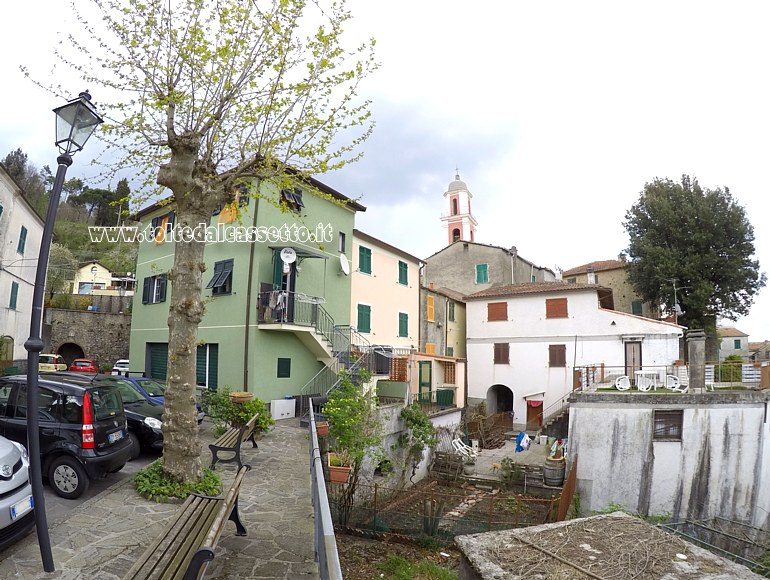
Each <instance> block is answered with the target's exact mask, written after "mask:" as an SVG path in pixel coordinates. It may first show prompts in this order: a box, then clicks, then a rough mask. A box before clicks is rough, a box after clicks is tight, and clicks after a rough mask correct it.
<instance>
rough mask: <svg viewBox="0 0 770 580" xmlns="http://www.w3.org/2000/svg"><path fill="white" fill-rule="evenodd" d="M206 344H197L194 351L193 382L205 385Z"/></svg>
mask: <svg viewBox="0 0 770 580" xmlns="http://www.w3.org/2000/svg"><path fill="white" fill-rule="evenodd" d="M207 350H208V345H207V344H203V345H200V344H199V345H198V348H197V350H196V352H195V384H197V385H204V386H205V385H206V351H207Z"/></svg>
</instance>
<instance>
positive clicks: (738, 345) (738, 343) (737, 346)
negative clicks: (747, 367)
mask: <svg viewBox="0 0 770 580" xmlns="http://www.w3.org/2000/svg"><path fill="white" fill-rule="evenodd" d="M733 348H734V349H735V350H741V339H740V338H736V339H735V340H734V341H733Z"/></svg>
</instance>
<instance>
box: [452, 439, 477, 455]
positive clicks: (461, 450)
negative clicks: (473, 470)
mask: <svg viewBox="0 0 770 580" xmlns="http://www.w3.org/2000/svg"><path fill="white" fill-rule="evenodd" d="M452 447H454V450H455V452H456V453H457V454H458V455H460V456H462V457H467V458H468V459H475V458H476V456H477V455H478V453H477V452H476V451H475V450H474V449H473V447H471V446H470V445H466V444H465V443H463V440H462V439H460V438H459V437H458V438H457V439H452Z"/></svg>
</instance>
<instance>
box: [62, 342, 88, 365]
mask: <svg viewBox="0 0 770 580" xmlns="http://www.w3.org/2000/svg"><path fill="white" fill-rule="evenodd" d="M56 354H60V355H62V356H63V357H64V360H65V361H67V365H68V366H69V365H70V364H72V361H73V360H75V359H76V358H84V357H85V356H86V353H85V352H84V351H83V348H82V347H81V346H80V345H78V344H75V343H74V342H65V343H64V344H63V345H61V346H60V347H59V348H58V349H57V350H56Z"/></svg>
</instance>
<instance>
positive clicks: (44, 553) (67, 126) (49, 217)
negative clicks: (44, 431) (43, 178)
mask: <svg viewBox="0 0 770 580" xmlns="http://www.w3.org/2000/svg"><path fill="white" fill-rule="evenodd" d="M53 112H54V113H55V114H56V146H57V147H58V148H59V151H60V152H61V155H59V157H58V158H57V159H56V161H57V163H58V164H59V167H58V169H57V170H56V180H55V181H54V184H53V191H52V192H51V197H50V199H49V200H48V211H47V212H46V216H45V224H44V226H43V238H42V240H41V241H40V253H39V254H38V258H37V270H36V272H35V291H34V294H33V295H32V320H31V323H30V331H29V339H28V340H27V342H25V343H24V348H25V349H27V352H28V353H29V354H28V357H27V409H28V410H29V412H28V413H27V443H28V445H27V447H28V450H29V467H30V479H31V481H32V500H33V502H34V505H35V526H36V528H37V538H38V543H39V544H40V555H41V557H42V559H43V569H44V570H45V571H46V572H53V571H54V562H53V554H52V553H51V541H50V538H49V537H48V522H47V519H46V515H45V497H44V496H43V474H42V468H41V465H40V433H39V431H38V416H37V413H38V405H37V394H38V379H39V374H38V363H39V362H40V353H41V352H42V350H43V341H42V339H41V337H40V330H41V325H42V321H43V298H44V293H45V277H46V271H47V269H48V256H49V254H50V251H51V239H52V238H53V225H54V222H55V221H56V210H57V209H58V208H59V198H60V197H61V190H62V186H63V185H64V177H65V175H66V174H67V168H68V167H69V166H70V165H72V155H73V154H75V153H77V152H78V151H80V150H81V149H82V148H83V146H84V145H85V144H86V141H88V138H89V137H90V136H91V134H92V133H93V132H94V130H95V129H96V127H97V126H98V125H99V124H100V123H102V118H101V117H100V116H99V113H97V112H96V109H95V108H94V106H93V105H92V104H91V95H89V94H88V91H85V92H83V93H80V95H79V96H78V98H77V99H72V100H71V101H69V102H68V103H67V104H66V105H63V106H61V107H57V108H56V109H54V110H53Z"/></svg>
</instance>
